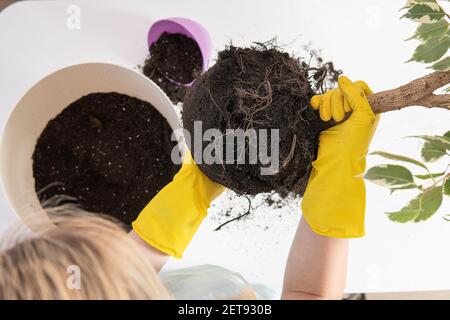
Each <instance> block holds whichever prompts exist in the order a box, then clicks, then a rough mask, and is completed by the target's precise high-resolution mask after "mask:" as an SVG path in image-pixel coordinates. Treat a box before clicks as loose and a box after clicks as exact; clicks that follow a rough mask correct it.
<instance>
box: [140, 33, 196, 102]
mask: <svg viewBox="0 0 450 320" xmlns="http://www.w3.org/2000/svg"><path fill="white" fill-rule="evenodd" d="M149 51H150V54H149V56H148V58H147V60H146V61H145V64H144V67H143V72H144V74H145V75H146V76H147V77H148V78H150V79H151V80H153V81H154V82H155V83H156V84H157V85H158V86H159V87H160V88H161V89H162V90H163V91H164V92H165V93H166V94H167V96H168V97H169V98H170V100H172V102H173V103H175V104H176V103H178V102H182V101H183V98H184V95H185V93H186V87H185V86H184V85H183V84H189V83H191V82H192V81H193V80H194V79H195V74H196V73H198V72H200V71H201V70H202V64H203V59H202V53H201V51H200V48H199V46H198V44H197V42H195V40H193V39H191V38H189V37H187V36H185V35H182V34H179V33H170V34H169V33H163V34H162V35H161V37H159V39H158V41H156V42H155V43H153V44H152V45H151V46H150V48H149Z"/></svg>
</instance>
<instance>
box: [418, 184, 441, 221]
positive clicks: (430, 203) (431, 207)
mask: <svg viewBox="0 0 450 320" xmlns="http://www.w3.org/2000/svg"><path fill="white" fill-rule="evenodd" d="M422 195H423V196H422V210H421V212H420V214H419V216H418V217H417V218H416V219H415V220H414V222H419V221H425V220H428V219H429V218H430V217H431V216H432V215H433V214H434V213H435V212H436V211H438V209H439V207H440V206H441V204H442V186H438V187H434V188H431V189H428V190H426V191H425V192H424V193H423V194H422Z"/></svg>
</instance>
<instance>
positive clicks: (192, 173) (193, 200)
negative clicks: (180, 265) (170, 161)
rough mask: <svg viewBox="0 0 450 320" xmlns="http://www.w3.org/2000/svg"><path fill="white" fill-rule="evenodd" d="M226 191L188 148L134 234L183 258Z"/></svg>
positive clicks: (166, 251)
mask: <svg viewBox="0 0 450 320" xmlns="http://www.w3.org/2000/svg"><path fill="white" fill-rule="evenodd" d="M224 190H225V188H224V187H223V186H221V185H219V184H217V183H215V182H213V181H211V180H210V179H209V178H208V177H207V176H206V175H205V174H203V172H201V171H200V169H199V168H198V166H197V165H196V164H195V162H194V160H193V159H192V156H191V154H190V152H189V151H187V152H186V155H185V157H184V159H183V165H182V167H181V169H180V171H179V172H178V173H177V174H176V175H175V177H174V178H173V181H172V182H171V183H169V184H168V185H167V186H165V187H164V188H163V189H162V190H161V191H160V192H159V193H158V194H157V195H156V196H155V197H154V198H153V199H152V200H151V201H150V203H149V204H148V205H147V206H146V207H145V208H144V210H142V212H141V213H140V214H139V216H138V218H137V219H136V220H135V221H134V222H133V224H132V226H133V230H134V233H136V234H137V235H138V236H139V237H140V238H141V239H142V240H143V241H145V242H146V243H147V244H148V245H150V246H151V247H153V248H155V249H157V250H159V251H161V252H162V253H164V254H167V255H170V256H174V257H176V258H181V256H182V255H183V252H184V250H185V249H186V247H187V245H188V244H189V242H190V241H191V239H192V237H193V236H194V234H195V232H196V231H197V228H198V227H199V225H200V223H201V222H202V221H203V219H204V218H205V216H206V214H207V210H208V208H209V206H210V203H211V202H212V200H214V199H215V198H216V197H217V196H219V195H220V194H221V193H222V192H223V191H224ZM159 260H160V259H159Z"/></svg>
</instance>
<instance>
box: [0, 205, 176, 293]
mask: <svg viewBox="0 0 450 320" xmlns="http://www.w3.org/2000/svg"><path fill="white" fill-rule="evenodd" d="M54 211H56V212H50V213H49V216H50V217H51V221H52V222H53V223H54V225H49V224H45V223H42V224H40V225H37V224H36V223H33V226H32V229H33V232H29V231H27V230H26V229H24V228H21V229H22V230H19V231H16V232H15V233H14V236H13V237H11V238H8V239H4V240H3V241H2V243H3V246H5V243H6V242H5V240H6V241H7V242H8V244H7V245H6V248H4V249H3V250H2V251H0V299H169V298H171V296H170V294H169V293H168V291H167V290H166V288H165V287H164V286H163V285H162V283H161V282H160V280H159V278H158V276H157V274H156V272H155V270H154V268H153V266H152V264H151V262H150V260H149V258H148V256H147V254H146V252H145V251H144V250H142V248H140V246H139V245H137V244H136V243H135V242H134V241H132V240H131V239H129V238H128V237H127V236H126V233H125V231H124V230H123V229H122V228H121V227H120V226H119V225H118V224H117V223H116V222H113V221H111V220H110V219H107V218H105V217H102V216H99V215H94V214H88V213H85V212H81V211H79V210H73V209H69V210H67V208H59V209H57V210H54ZM8 240H9V241H8Z"/></svg>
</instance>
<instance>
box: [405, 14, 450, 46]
mask: <svg viewBox="0 0 450 320" xmlns="http://www.w3.org/2000/svg"><path fill="white" fill-rule="evenodd" d="M447 30H448V22H447V21H446V20H445V19H441V20H439V21H438V22H434V23H422V24H421V25H420V26H419V27H417V30H416V32H415V33H414V35H413V36H412V37H411V38H408V39H407V40H411V39H417V40H421V41H426V40H428V39H431V38H438V37H440V36H442V35H443V34H444V33H445V32H446V31H447Z"/></svg>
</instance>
